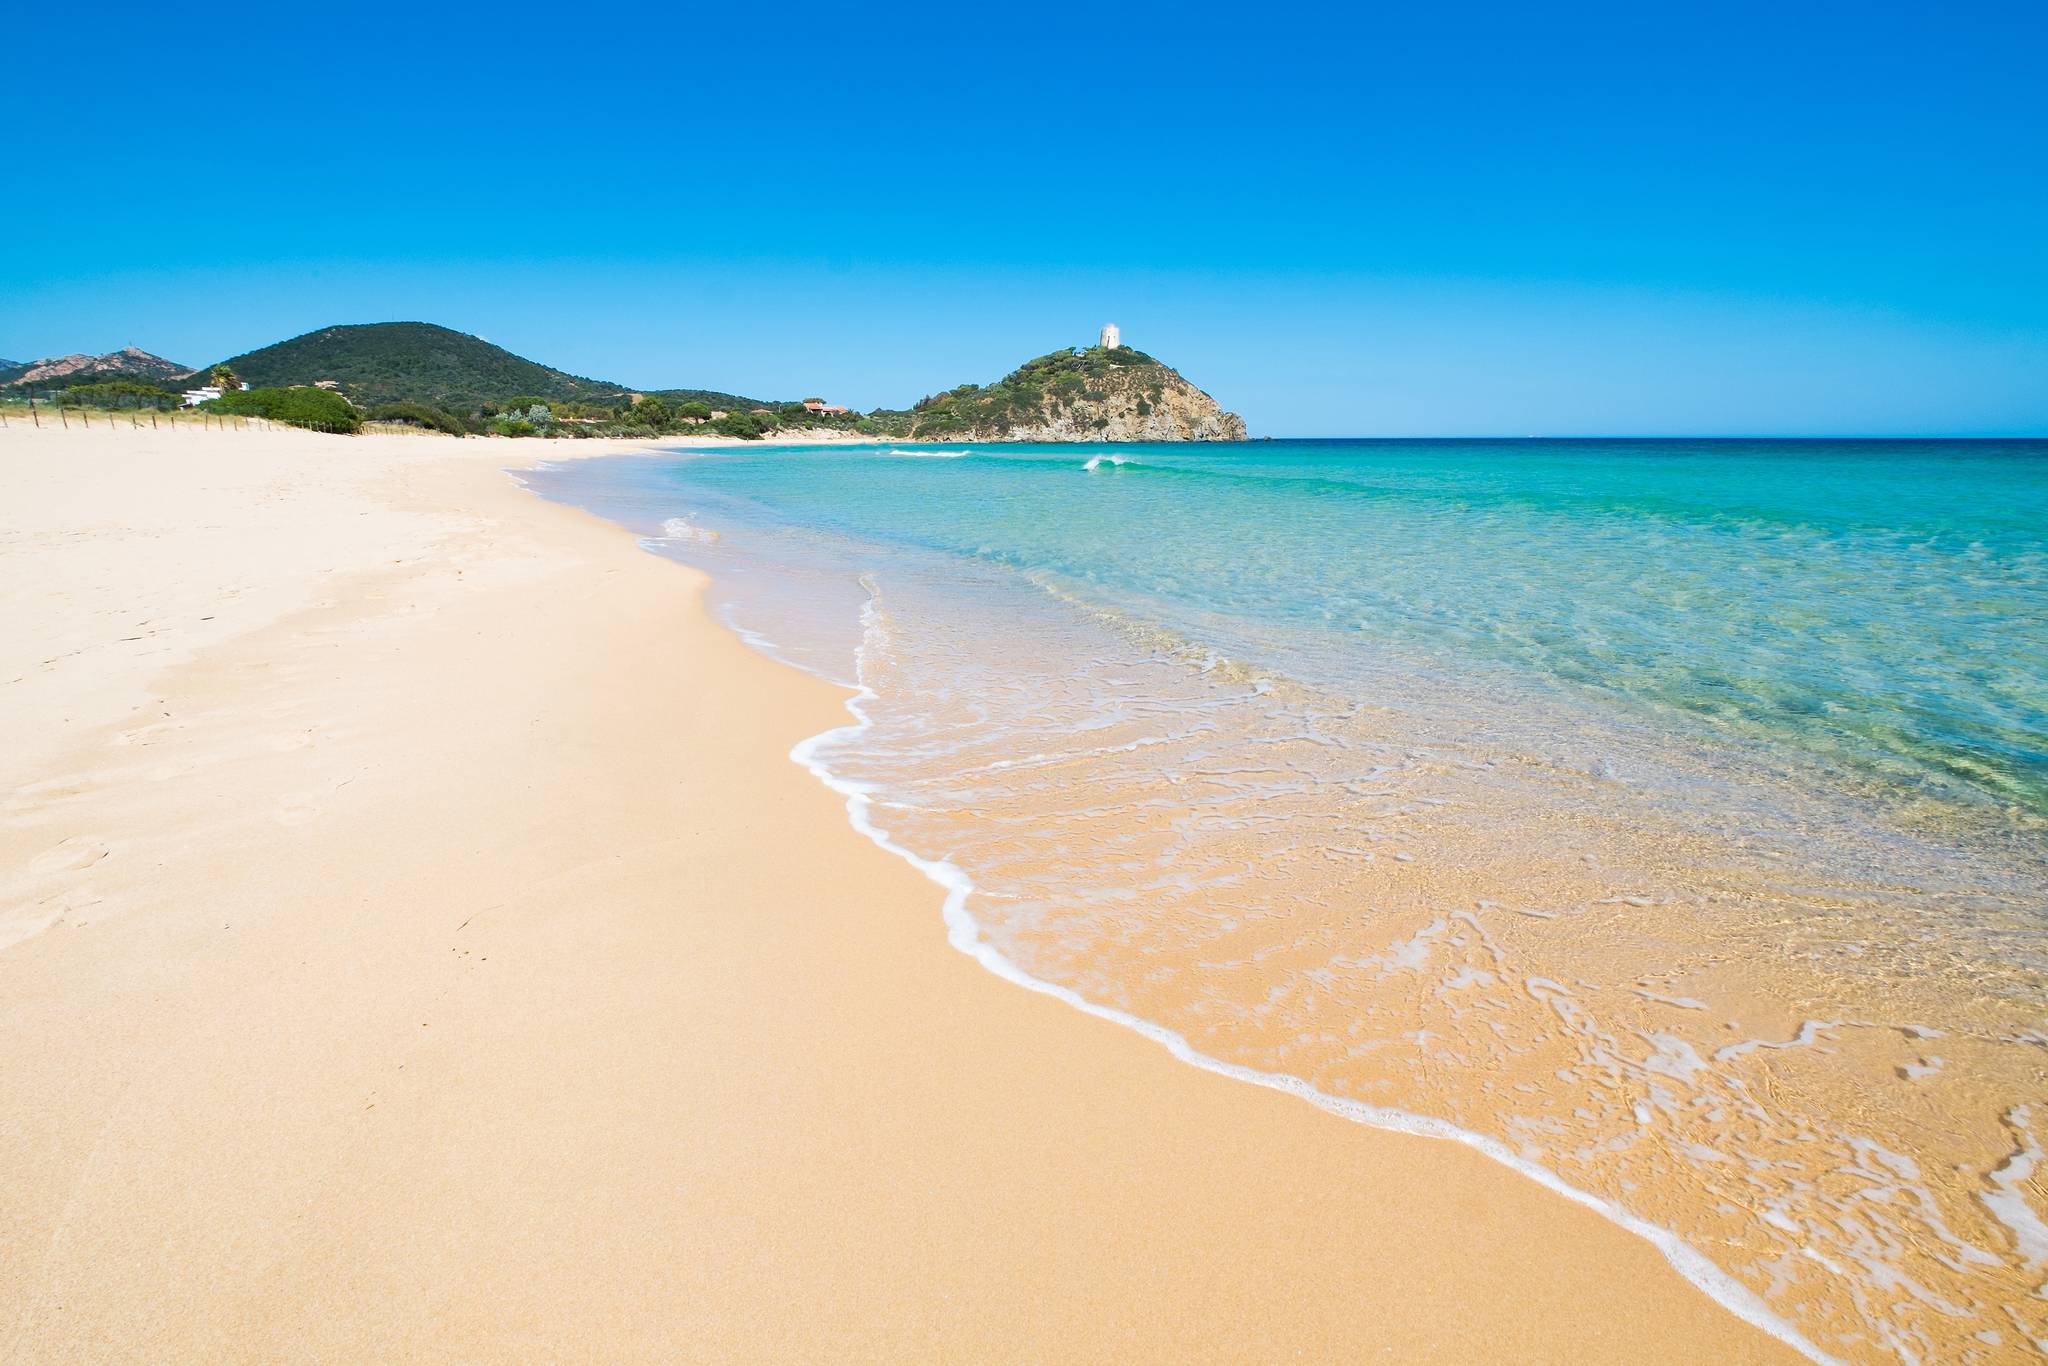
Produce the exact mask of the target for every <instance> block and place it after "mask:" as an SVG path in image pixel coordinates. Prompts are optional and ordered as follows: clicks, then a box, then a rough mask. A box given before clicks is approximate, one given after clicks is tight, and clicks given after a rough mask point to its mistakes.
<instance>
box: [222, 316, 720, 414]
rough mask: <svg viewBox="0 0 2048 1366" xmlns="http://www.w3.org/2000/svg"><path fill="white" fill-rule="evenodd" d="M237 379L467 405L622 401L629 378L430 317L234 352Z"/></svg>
mask: <svg viewBox="0 0 2048 1366" xmlns="http://www.w3.org/2000/svg"><path fill="white" fill-rule="evenodd" d="M226 364H227V365H228V366H229V368H231V369H232V370H233V371H234V372H235V376H236V378H238V379H241V380H245V381H247V382H248V383H250V384H252V385H255V386H256V387H258V388H278V387H285V386H289V385H294V384H317V383H319V382H320V381H322V380H330V381H332V382H333V384H334V386H335V387H336V388H337V389H338V390H339V391H340V392H341V393H342V394H343V395H345V396H346V397H347V398H348V399H349V400H350V401H351V402H353V403H355V404H357V405H358V406H359V407H365V408H370V407H379V406H382V405H384V404H390V403H406V402H413V403H428V404H432V405H433V406H434V407H436V408H445V409H452V410H457V411H468V410H471V409H474V408H477V407H479V406H481V405H484V404H495V403H502V402H504V401H505V400H507V399H512V398H538V399H544V400H548V401H550V402H555V403H575V404H585V405H594V406H597V407H605V408H624V407H626V406H627V405H628V404H629V403H630V402H631V399H630V397H629V393H628V390H627V388H626V386H624V385H621V384H613V383H610V382H608V381H605V380H598V379H591V378H589V377H587V376H584V375H572V374H569V373H568V372H566V371H563V370H557V369H555V368H553V367H552V366H547V365H542V364H540V363H539V362H537V361H530V360H527V359H526V358H525V357H524V356H515V355H513V354H512V353H511V352H510V351H507V350H506V349H505V348H504V347H502V346H493V345H492V344H491V343H490V342H487V341H485V340H484V339H483V338H481V337H472V336H470V335H469V334H468V333H465V332H456V331H454V330H452V329H450V328H446V327H437V326H435V325H434V324H432V323H358V324H353V325H349V326H342V327H323V328H321V329H320V330H319V331H317V332H308V333H306V334H305V335H304V336H302V337H293V338H292V339H291V340H290V341H282V342H278V343H277V344H276V345H274V346H266V347H264V348H262V349H261V350H258V351H250V352H246V353H244V354H242V355H239V356H233V357H230V358H229V359H228V360H227V362H226ZM661 392H663V394H664V395H665V396H666V395H669V394H674V395H676V396H678V401H688V400H690V399H701V400H703V401H704V402H706V403H710V404H712V405H714V406H716V407H720V408H732V407H736V406H741V405H746V406H753V404H752V400H749V399H743V398H740V397H738V396H737V395H733V394H721V393H715V392H710V391H703V390H695V389H678V390H664V391H661Z"/></svg>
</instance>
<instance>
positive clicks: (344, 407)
mask: <svg viewBox="0 0 2048 1366" xmlns="http://www.w3.org/2000/svg"><path fill="white" fill-rule="evenodd" d="M203 406H205V407H207V408H209V409H211V410H213V411H214V412H217V413H246V414H249V415H251V416H254V417H267V418H269V419H270V420H271V421H273V422H284V423H289V424H290V425H291V426H294V427H305V428H307V429H309V430H311V431H316V432H345V433H348V434H350V435H353V434H355V433H356V432H359V431H361V430H362V429H363V415H362V414H361V413H359V412H357V411H356V409H355V406H354V405H353V404H351V403H350V402H349V401H348V400H347V399H345V398H343V397H342V396H341V395H340V394H335V393H329V392H328V391H327V390H325V389H237V390H235V391H234V392H233V393H227V394H222V395H221V396H220V397H219V398H217V399H214V400H213V401H212V402H210V403H207V404H205V405H203Z"/></svg>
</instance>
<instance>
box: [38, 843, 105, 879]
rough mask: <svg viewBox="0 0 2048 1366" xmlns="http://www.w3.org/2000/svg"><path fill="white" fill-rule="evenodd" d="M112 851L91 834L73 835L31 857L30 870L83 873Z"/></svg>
mask: <svg viewBox="0 0 2048 1366" xmlns="http://www.w3.org/2000/svg"><path fill="white" fill-rule="evenodd" d="M112 852H114V851H113V850H111V849H109V848H108V847H107V846H106V845H104V844H102V843H100V842H99V841H98V840H96V839H94V838H93V837H92V836H90V835H73V836H72V837H71V838H70V839H66V840H60V841H58V842H57V844H56V845H54V846H53V847H51V848H50V849H47V850H45V851H44V852H42V853H40V854H38V855H36V856H35V857H34V858H33V859H30V860H29V865H28V870H29V871H30V872H31V873H35V874H38V875H48V874H51V873H81V872H84V871H85V870H86V869H87V868H90V867H92V866H93V865H94V864H95V863H98V862H99V861H100V860H101V859H103V858H105V857H106V856H107V855H108V854H111V853H112Z"/></svg>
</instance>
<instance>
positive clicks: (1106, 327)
mask: <svg viewBox="0 0 2048 1366" xmlns="http://www.w3.org/2000/svg"><path fill="white" fill-rule="evenodd" d="M1123 344H1124V334H1123V333H1121V332H1119V331H1117V330H1116V324H1115V323H1104V324H1103V325H1102V349H1103V350H1105V351H1114V350H1116V349H1117V348H1118V347H1119V346H1122V345H1123Z"/></svg>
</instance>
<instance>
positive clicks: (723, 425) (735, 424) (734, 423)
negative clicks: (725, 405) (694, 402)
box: [711, 413, 765, 441]
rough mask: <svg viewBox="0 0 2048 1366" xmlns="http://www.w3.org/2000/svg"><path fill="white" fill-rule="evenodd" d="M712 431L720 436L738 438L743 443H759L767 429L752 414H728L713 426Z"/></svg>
mask: <svg viewBox="0 0 2048 1366" xmlns="http://www.w3.org/2000/svg"><path fill="white" fill-rule="evenodd" d="M711 430H712V431H714V432H717V433H718V434H719V435H720V436H736V437H739V438H740V439H741V440H743V441H759V440H760V439H761V437H762V434H763V432H764V431H765V428H763V427H762V426H761V419H760V418H758V417H755V416H754V415H753V414H752V413H727V414H726V415H725V416H724V417H721V418H720V419H718V421H716V422H714V423H712V424H711Z"/></svg>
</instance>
